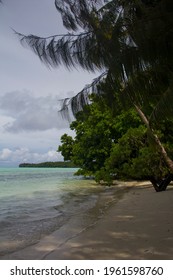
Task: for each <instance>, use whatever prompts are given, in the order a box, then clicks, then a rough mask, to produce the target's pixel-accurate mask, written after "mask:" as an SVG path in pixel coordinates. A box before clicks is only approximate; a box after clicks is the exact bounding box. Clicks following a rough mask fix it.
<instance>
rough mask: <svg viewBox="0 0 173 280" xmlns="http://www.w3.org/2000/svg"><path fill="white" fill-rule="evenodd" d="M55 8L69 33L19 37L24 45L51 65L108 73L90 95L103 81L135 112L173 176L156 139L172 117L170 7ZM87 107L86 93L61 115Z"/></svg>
mask: <svg viewBox="0 0 173 280" xmlns="http://www.w3.org/2000/svg"><path fill="white" fill-rule="evenodd" d="M55 6H56V8H57V10H58V11H59V12H60V13H61V15H62V19H63V23H64V26H65V27H66V28H67V29H68V30H69V31H70V32H71V33H68V34H65V35H62V36H60V35H55V36H52V37H49V38H41V37H38V36H33V35H29V36H23V35H21V34H19V36H20V37H21V41H22V42H23V43H26V44H27V45H29V46H30V47H31V48H32V49H33V50H34V52H35V53H36V54H37V55H38V56H39V57H40V59H41V60H42V61H43V62H44V63H46V64H48V65H51V66H54V67H56V66H58V65H60V64H61V63H64V64H65V65H66V66H67V67H68V68H70V67H75V66H77V65H79V66H81V67H82V68H84V69H87V70H89V71H94V70H96V69H104V73H103V74H102V75H101V76H100V78H99V79H98V80H96V81H95V82H94V88H92V90H93V89H94V91H95V90H96V87H95V85H96V84H98V82H99V80H103V77H104V79H105V82H106V83H108V84H111V86H112V87H113V88H114V91H113V92H114V94H115V93H116V94H118V95H119V96H120V97H121V98H122V100H123V99H125V102H126V104H128V105H129V104H131V106H132V105H133V106H134V108H135V109H136V111H137V112H138V114H139V116H140V117H141V119H142V121H143V122H144V124H145V125H146V127H147V129H148V131H149V132H150V135H151V136H152V138H153V139H154V142H155V145H156V146H157V147H158V149H159V153H160V155H161V156H162V157H163V158H164V161H165V163H166V164H167V166H168V167H169V170H170V171H171V172H172V173H173V162H172V160H171V158H170V156H169V155H168V153H167V151H166V150H165V147H164V146H163V145H162V143H161V142H160V139H159V138H158V135H157V134H156V133H155V129H156V128H157V127H159V125H160V122H159V121H158V120H159V119H160V118H165V115H166V116H167V117H168V116H171V117H172V106H171V104H172V99H173V95H172V89H173V78H172V72H173V71H172V70H173V69H172V65H173V63H172V62H173V46H172V44H173V17H172V10H173V4H172V1H171V0H151V1H147V0H145V1H144V0H143V1H142V0H137V1H132V0H128V1H127V0H112V1H101V0H98V1H97V0H90V1H86V0H77V1H73V0H65V1H60V0H55ZM81 29H82V30H83V31H82V32H81V33H79V34H77V33H76V32H77V31H78V32H79V31H80V30H81ZM141 30H142V32H141ZM59 36H60V38H59ZM97 92H98V93H102V92H101V91H98V90H97ZM87 102H88V98H87V89H86V88H85V90H84V91H82V92H80V93H79V94H78V95H77V96H75V97H74V98H72V99H71V100H68V99H66V100H65V101H64V104H63V105H64V106H63V110H67V108H68V105H69V103H70V105H71V107H72V110H73V112H74V114H76V112H77V111H78V110H81V109H82V108H83V106H84V105H85V104H86V103H87ZM148 104H149V106H148ZM151 109H152V110H151Z"/></svg>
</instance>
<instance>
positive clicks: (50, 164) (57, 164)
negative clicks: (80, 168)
mask: <svg viewBox="0 0 173 280" xmlns="http://www.w3.org/2000/svg"><path fill="white" fill-rule="evenodd" d="M19 167H46V168H57V167H59V168H76V167H77V166H76V165H74V164H73V163H72V162H71V161H56V162H50V161H47V162H40V163H20V164H19Z"/></svg>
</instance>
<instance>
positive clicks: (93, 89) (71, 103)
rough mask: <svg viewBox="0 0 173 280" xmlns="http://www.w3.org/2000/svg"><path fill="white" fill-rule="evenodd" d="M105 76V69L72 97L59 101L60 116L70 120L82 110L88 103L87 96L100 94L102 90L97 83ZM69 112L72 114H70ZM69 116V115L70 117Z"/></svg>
mask: <svg viewBox="0 0 173 280" xmlns="http://www.w3.org/2000/svg"><path fill="white" fill-rule="evenodd" d="M106 76H107V71H105V72H103V73H102V74H101V75H99V77H97V78H96V79H94V80H93V82H92V83H91V84H89V85H86V86H85V87H84V88H83V89H82V90H81V91H80V92H79V93H77V94H76V95H75V96H73V97H72V98H65V99H62V100H60V101H61V109H60V110H59V113H60V114H61V116H62V117H63V118H65V119H67V120H69V121H70V120H71V118H72V117H75V116H76V114H77V113H78V112H79V111H82V110H83V108H84V106H85V105H88V104H90V102H91V101H90V98H89V96H90V95H91V94H92V93H94V94H101V93H102V91H101V89H99V87H98V86H99V85H100V83H101V82H103V80H104V79H105V78H106ZM71 113H72V115H73V116H71ZM70 116H71V117H70Z"/></svg>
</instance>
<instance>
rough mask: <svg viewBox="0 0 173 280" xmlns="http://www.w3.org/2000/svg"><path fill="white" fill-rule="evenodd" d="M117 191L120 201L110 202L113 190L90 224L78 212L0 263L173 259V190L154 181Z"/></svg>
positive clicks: (102, 200)
mask: <svg viewBox="0 0 173 280" xmlns="http://www.w3.org/2000/svg"><path fill="white" fill-rule="evenodd" d="M114 188H118V190H120V192H117V198H115V197H113V199H112V200H111V194H113V191H112V192H111V191H108V192H105V194H104V195H102V196H101V197H100V201H99V202H98V205H96V207H95V208H94V209H93V212H94V213H93V212H92V211H90V213H87V215H88V222H87V223H86V220H87V217H84V216H83V215H80V213H79V215H77V216H75V217H72V218H71V219H70V221H69V222H68V223H67V224H65V225H64V226H62V227H61V228H60V229H59V230H57V231H55V232H53V233H52V234H50V235H49V236H45V237H44V238H42V239H41V240H40V241H39V242H38V243H37V244H35V245H32V246H29V247H27V248H24V249H22V250H19V251H17V252H14V253H11V254H7V255H4V256H1V257H0V259H4V260H8V259H10V260H13V259H18V260H21V259H23V260H26V259H33V260H41V259H45V260H58V259H59V260H67V259H68V260H87V259H88V260H91V259H95V260H99V259H100V260H102V259H108V260H116V259H119V260H128V259H129V260H130V259H131V260H133V259H136V260H138V259H139V260H144V259H146V260H148V259H154V260H159V259H165V260H168V259H169V260H172V259H173V218H172V215H173V186H168V188H167V191H165V192H161V193H156V192H155V190H154V189H153V188H152V187H151V184H150V183H149V182H140V183H139V182H130V183H119V184H118V185H117V186H114ZM102 203H103V204H104V208H103V209H102V213H100V212H99V211H98V209H100V208H99V207H100V205H101V204H102ZM92 215H94V217H95V218H94V219H90V218H91V217H90V216H92ZM96 217H97V218H96Z"/></svg>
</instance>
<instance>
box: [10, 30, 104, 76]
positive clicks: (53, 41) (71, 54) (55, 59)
mask: <svg viewBox="0 0 173 280" xmlns="http://www.w3.org/2000/svg"><path fill="white" fill-rule="evenodd" d="M16 34H17V35H18V36H19V38H20V41H21V43H22V45H24V46H27V47H28V46H29V47H30V48H31V49H32V50H33V51H34V53H36V54H37V55H38V57H39V58H40V60H41V61H42V62H44V63H45V64H46V65H47V66H51V67H57V66H59V65H62V64H64V65H65V66H66V67H67V68H71V67H76V66H81V67H82V68H84V69H86V70H88V71H95V70H98V69H101V68H102V67H103V66H104V65H105V62H104V57H101V56H100V51H99V49H98V47H97V42H96V38H95V35H94V34H93V33H92V32H84V33H80V34H78V35H75V34H65V35H55V36H50V37H48V38H42V37H38V36H34V35H29V36H25V35H23V34H20V33H18V32H16ZM59 37H60V38H59Z"/></svg>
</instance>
